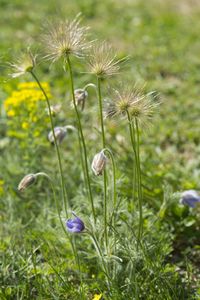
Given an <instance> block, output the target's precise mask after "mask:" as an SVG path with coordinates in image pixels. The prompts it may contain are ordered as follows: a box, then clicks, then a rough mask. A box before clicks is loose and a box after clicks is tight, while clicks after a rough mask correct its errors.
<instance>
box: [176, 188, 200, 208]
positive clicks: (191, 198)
mask: <svg viewBox="0 0 200 300" xmlns="http://www.w3.org/2000/svg"><path fill="white" fill-rule="evenodd" d="M180 203H181V204H184V205H188V206H189V207H192V208H194V207H196V205H197V203H200V196H199V195H198V193H197V192H196V191H195V190H188V191H184V192H183V193H182V195H181V199H180Z"/></svg>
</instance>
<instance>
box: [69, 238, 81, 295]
mask: <svg viewBox="0 0 200 300" xmlns="http://www.w3.org/2000/svg"><path fill="white" fill-rule="evenodd" d="M70 241H71V245H72V248H73V253H74V256H75V260H76V264H77V266H78V271H79V275H80V281H81V286H80V288H81V295H80V299H81V300H84V299H85V296H84V294H83V278H82V273H81V265H80V259H79V255H78V251H77V246H76V240H75V236H73V238H72V239H71V238H70Z"/></svg>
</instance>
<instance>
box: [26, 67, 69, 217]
mask: <svg viewBox="0 0 200 300" xmlns="http://www.w3.org/2000/svg"><path fill="white" fill-rule="evenodd" d="M31 75H32V76H33V78H34V79H35V81H36V83H37V84H38V87H39V88H40V90H41V92H42V93H43V95H44V97H45V99H46V103H47V107H48V112H49V118H50V123H51V130H52V132H53V138H54V144H55V148H56V154H57V158H58V166H59V171H60V179H61V188H62V199H63V207H64V210H65V214H66V216H67V195H66V188H65V183H64V176H63V169H62V162H61V156H60V150H59V147H58V143H57V140H56V136H55V131H54V124H53V117H52V113H51V106H50V102H49V98H48V96H47V93H46V92H45V90H44V89H43V87H42V85H41V83H40V81H39V79H38V77H37V76H36V75H35V73H34V72H33V71H31Z"/></svg>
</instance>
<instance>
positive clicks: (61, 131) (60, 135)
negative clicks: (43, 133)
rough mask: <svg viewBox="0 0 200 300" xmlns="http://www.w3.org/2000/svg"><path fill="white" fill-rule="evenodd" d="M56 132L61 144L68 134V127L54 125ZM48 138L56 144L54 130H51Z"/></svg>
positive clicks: (57, 139)
mask: <svg viewBox="0 0 200 300" xmlns="http://www.w3.org/2000/svg"><path fill="white" fill-rule="evenodd" d="M54 134H55V138H56V141H57V143H58V144H60V143H61V142H62V141H63V139H64V137H65V136H66V134H67V129H66V127H54ZM48 140H49V142H50V143H51V144H54V136H53V131H50V132H49V134H48Z"/></svg>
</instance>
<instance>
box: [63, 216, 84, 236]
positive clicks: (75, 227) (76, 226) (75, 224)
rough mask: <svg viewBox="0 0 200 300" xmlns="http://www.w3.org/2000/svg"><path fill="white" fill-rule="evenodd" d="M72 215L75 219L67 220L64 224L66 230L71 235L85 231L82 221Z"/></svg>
mask: <svg viewBox="0 0 200 300" xmlns="http://www.w3.org/2000/svg"><path fill="white" fill-rule="evenodd" d="M73 215H74V217H75V218H74V219H69V220H67V222H66V227H67V230H68V231H69V232H72V233H80V232H82V231H83V230H84V229H85V225H84V223H83V221H82V220H81V219H80V218H78V217H77V216H76V215H75V214H74V213H73Z"/></svg>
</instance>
